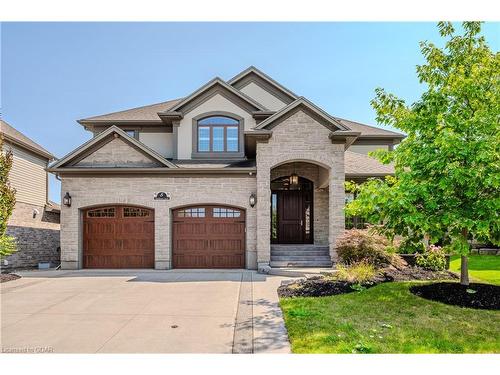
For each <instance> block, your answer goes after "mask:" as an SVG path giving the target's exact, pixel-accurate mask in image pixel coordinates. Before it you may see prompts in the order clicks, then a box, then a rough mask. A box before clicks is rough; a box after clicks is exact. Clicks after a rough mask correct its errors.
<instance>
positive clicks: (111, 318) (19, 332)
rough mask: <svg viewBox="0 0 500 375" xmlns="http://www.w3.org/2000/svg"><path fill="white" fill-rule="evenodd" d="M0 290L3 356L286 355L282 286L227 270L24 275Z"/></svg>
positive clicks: (274, 280) (263, 277)
mask: <svg viewBox="0 0 500 375" xmlns="http://www.w3.org/2000/svg"><path fill="white" fill-rule="evenodd" d="M23 276H24V277H23V278H21V279H18V280H14V281H9V282H7V283H2V284H0V285H1V287H0V290H1V323H2V325H1V327H2V328H1V336H0V340H1V341H0V342H1V347H2V351H3V352H4V353H6V352H35V353H36V352H55V353H62V352H66V353H68V352H69V353H97V352H102V353H264V352H269V353H288V352H289V351H290V347H289V343H288V337H287V334H286V329H285V326H284V323H283V319H282V316H281V310H280V309H279V306H278V297H277V294H276V289H277V287H278V286H279V284H280V282H281V280H283V279H284V278H283V277H279V276H267V275H261V274H257V273H256V272H253V271H246V270H228V271H219V270H217V271H182V272H181V271H177V270H172V271H154V270H147V271H123V270H120V271H90V270H81V271H46V272H39V271H32V272H25V273H24V274H23Z"/></svg>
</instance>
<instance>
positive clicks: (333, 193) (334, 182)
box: [256, 109, 345, 268]
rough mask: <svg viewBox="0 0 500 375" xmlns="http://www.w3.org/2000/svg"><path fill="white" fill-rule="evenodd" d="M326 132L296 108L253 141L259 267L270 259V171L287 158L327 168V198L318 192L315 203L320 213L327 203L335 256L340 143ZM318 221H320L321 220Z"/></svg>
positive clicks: (340, 219)
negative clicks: (260, 139) (267, 136)
mask: <svg viewBox="0 0 500 375" xmlns="http://www.w3.org/2000/svg"><path fill="white" fill-rule="evenodd" d="M329 134H330V130H329V129H327V128H326V127H325V126H323V125H321V124H320V123H319V122H317V121H316V120H315V119H313V118H312V117H311V116H309V115H308V114H307V113H306V112H304V111H302V110H300V109H299V110H298V111H296V112H295V113H293V114H291V115H290V116H289V117H287V118H285V119H284V120H282V121H281V122H280V123H279V124H277V125H276V126H275V127H274V128H273V135H272V137H271V138H270V139H269V140H268V141H267V142H259V143H258V144H257V157H256V158H257V216H258V218H259V220H258V222H257V262H258V266H259V268H261V267H265V266H266V265H268V264H269V261H270V194H271V190H270V188H269V186H270V181H271V171H272V170H273V169H275V168H276V167H279V166H280V165H282V164H285V163H290V162H306V163H309V164H313V165H316V166H320V167H322V168H324V169H327V170H328V184H329V188H328V200H327V201H326V197H325V196H324V195H320V196H319V198H320V201H319V202H318V203H319V209H320V215H324V213H325V211H326V209H325V208H326V207H328V217H329V221H328V245H329V248H330V255H331V257H332V259H335V258H336V252H335V240H336V238H337V236H338V235H339V234H341V233H342V231H343V230H344V212H343V207H344V199H345V197H344V195H345V193H344V176H345V175H344V145H343V144H332V143H331V141H330V139H329V138H328V136H329ZM306 172H307V173H308V174H310V173H312V171H306ZM318 174H319V173H318ZM304 177H307V176H304ZM315 209H316V207H315ZM322 222H323V224H324V221H322ZM320 230H321V231H322V233H321V234H320V238H321V235H324V234H325V232H326V231H325V228H324V227H323V228H321V225H320Z"/></svg>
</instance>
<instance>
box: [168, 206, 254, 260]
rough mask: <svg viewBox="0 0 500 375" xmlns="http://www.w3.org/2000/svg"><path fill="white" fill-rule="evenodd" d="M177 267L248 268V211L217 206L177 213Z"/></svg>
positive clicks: (197, 207) (175, 236)
mask: <svg viewBox="0 0 500 375" xmlns="http://www.w3.org/2000/svg"><path fill="white" fill-rule="evenodd" d="M172 248H173V250H172V253H173V267H174V268H244V267H245V212H244V211H243V210H240V209H238V208H233V207H226V206H214V205H200V206H192V207H184V208H181V209H177V210H175V211H174V212H173V246H172Z"/></svg>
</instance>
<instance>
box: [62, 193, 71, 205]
mask: <svg viewBox="0 0 500 375" xmlns="http://www.w3.org/2000/svg"><path fill="white" fill-rule="evenodd" d="M63 204H64V205H65V206H67V207H71V195H69V193H68V192H66V194H65V195H64V197H63Z"/></svg>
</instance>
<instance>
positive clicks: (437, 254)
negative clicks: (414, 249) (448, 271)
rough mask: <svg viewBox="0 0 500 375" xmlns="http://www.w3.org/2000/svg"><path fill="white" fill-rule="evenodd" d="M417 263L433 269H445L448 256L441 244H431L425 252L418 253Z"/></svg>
mask: <svg viewBox="0 0 500 375" xmlns="http://www.w3.org/2000/svg"><path fill="white" fill-rule="evenodd" d="M415 263H416V265H417V266H419V267H422V268H425V269H428V270H432V271H443V270H444V269H445V268H446V257H445V254H444V251H443V249H442V248H441V247H439V246H434V245H431V246H430V247H429V248H428V249H427V250H426V251H425V252H424V253H422V254H417V256H416V262H415Z"/></svg>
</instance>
